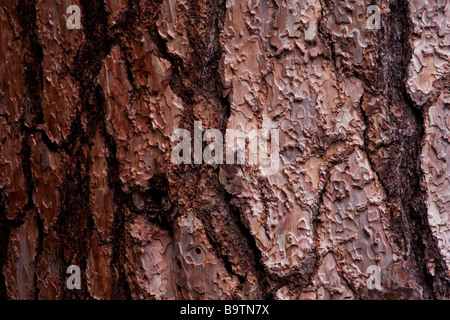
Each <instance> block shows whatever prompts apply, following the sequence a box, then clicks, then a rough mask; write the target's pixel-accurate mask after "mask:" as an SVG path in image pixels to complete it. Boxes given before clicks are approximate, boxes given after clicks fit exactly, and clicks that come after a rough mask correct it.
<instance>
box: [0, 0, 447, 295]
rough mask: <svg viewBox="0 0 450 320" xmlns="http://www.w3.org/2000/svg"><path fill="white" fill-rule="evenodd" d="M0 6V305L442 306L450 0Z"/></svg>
mask: <svg viewBox="0 0 450 320" xmlns="http://www.w3.org/2000/svg"><path fill="white" fill-rule="evenodd" d="M0 3H1V7H0V39H1V41H0V69H1V70H2V72H1V73H0V100H1V101H0V141H1V143H0V270H1V272H0V299H448V298H450V220H449V212H450V185H449V184H450V173H449V172H450V170H447V169H450V167H449V165H450V161H449V154H450V139H449V137H450V86H449V72H450V63H449V62H450V57H449V53H448V43H447V44H446V41H448V39H449V37H450V34H449V33H450V31H449V30H450V29H449V25H448V21H450V11H449V10H450V9H449V3H448V2H446V1H431V2H430V1H412V2H408V1H406V0H387V1H381V0H375V1H368V0H367V1H363V0H354V1H344V2H342V1H334V0H310V1H309V0H308V1H290V0H286V1H285V0H283V1H282V0H246V1H243V0H200V1H191V0H180V1H175V0H61V1H54V0H49V1H45V0H27V1H25V0H0ZM71 5H76V6H78V7H79V8H80V10H81V28H80V29H76V28H75V29H70V28H68V26H67V19H68V18H69V16H70V14H68V13H67V8H68V7H69V6H71ZM371 5H375V6H377V8H378V9H379V12H380V21H379V22H380V23H379V27H378V28H371V27H369V24H368V23H369V22H368V20H369V17H370V14H369V13H368V10H367V9H368V7H369V6H371ZM266 119H270V120H271V121H274V122H275V123H277V125H278V128H279V132H280V140H279V146H280V170H279V171H278V172H277V173H276V174H274V175H269V176H267V175H264V174H263V173H262V171H261V168H260V167H258V166H255V165H250V164H245V165H238V164H219V165H207V164H182V165H177V164H174V163H173V161H172V158H171V151H172V149H173V148H174V142H173V141H172V140H171V135H172V133H173V132H174V130H176V129H177V128H184V129H187V130H189V131H190V132H191V133H193V131H194V122H195V121H201V122H202V125H203V128H204V129H209V128H215V129H218V130H220V131H221V132H222V133H223V134H224V135H225V132H226V130H227V129H243V130H245V131H250V130H251V129H258V128H261V126H262V123H263V121H264V120H266ZM70 265H76V266H79V267H80V270H81V289H79V290H77V289H74V290H70V289H69V288H67V286H66V279H67V277H68V274H67V273H66V270H67V267H68V266H70ZM373 272H374V274H372V273H373ZM376 277H378V278H377V279H378V280H376V279H375V278H376ZM377 281H378V282H377Z"/></svg>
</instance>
